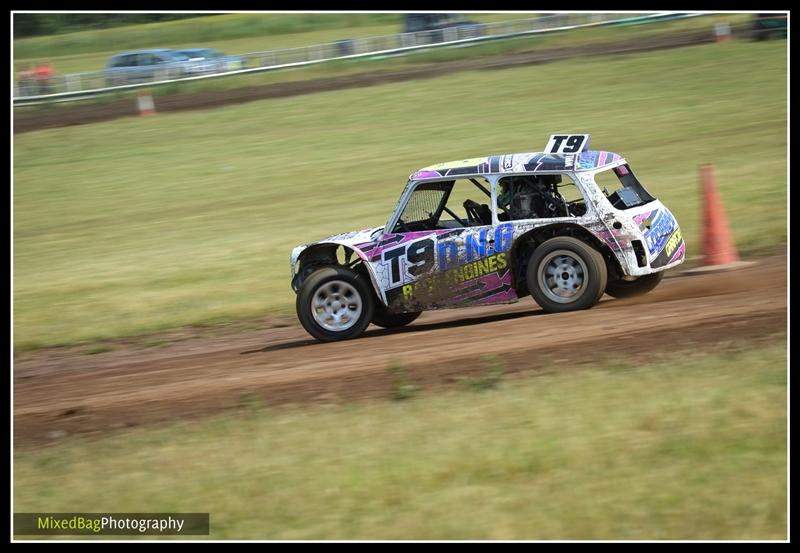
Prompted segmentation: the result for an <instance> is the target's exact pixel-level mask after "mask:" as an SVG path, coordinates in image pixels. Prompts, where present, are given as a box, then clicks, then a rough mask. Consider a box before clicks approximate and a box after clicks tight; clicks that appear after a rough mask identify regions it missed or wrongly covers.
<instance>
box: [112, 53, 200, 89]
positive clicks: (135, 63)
mask: <svg viewBox="0 0 800 553" xmlns="http://www.w3.org/2000/svg"><path fill="white" fill-rule="evenodd" d="M202 72H203V67H202V65H201V64H200V63H197V62H193V61H191V60H190V59H189V56H187V55H186V54H181V53H180V52H178V51H176V50H170V49H167V48H154V49H149V50H135V51H131V52H123V53H121V54H117V55H116V56H113V57H112V58H111V59H110V60H109V61H108V64H107V65H106V69H105V76H106V84H107V85H108V86H116V85H123V84H133V83H142V82H149V81H160V80H164V79H176V78H180V77H185V76H189V75H194V74H199V73H202Z"/></svg>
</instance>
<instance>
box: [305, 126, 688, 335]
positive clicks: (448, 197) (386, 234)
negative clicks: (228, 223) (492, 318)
mask: <svg viewBox="0 0 800 553" xmlns="http://www.w3.org/2000/svg"><path fill="white" fill-rule="evenodd" d="M589 141H590V136H589V135H587V134H555V135H552V136H551V137H550V139H549V141H548V143H547V146H546V148H545V150H544V151H542V152H535V153H520V154H507V155H492V156H486V157H480V158H472V159H465V160H460V161H453V162H449V163H441V164H438V165H432V166H430V167H425V168H423V169H420V170H418V171H416V172H415V173H413V174H411V175H410V177H409V179H408V182H407V184H406V186H405V189H404V191H403V193H402V195H401V196H400V200H399V202H398V203H397V206H396V207H395V209H394V211H393V212H392V213H391V215H390V216H389V219H388V221H387V222H386V224H385V225H383V226H380V227H376V228H369V229H364V230H359V231H353V232H348V233H344V234H338V235H335V236H330V237H328V238H325V239H323V240H319V241H317V242H313V243H310V244H305V245H301V246H298V247H296V248H294V249H293V250H292V253H291V260H290V261H291V276H292V281H291V286H292V289H293V290H294V291H295V293H296V295H297V298H296V310H297V317H298V319H299V320H300V323H301V324H302V325H303V327H304V328H305V329H306V331H307V332H308V333H309V334H310V335H311V336H313V337H314V338H316V339H318V340H321V341H333V340H343V339H349V338H354V337H357V336H359V335H360V334H361V333H362V332H364V330H365V329H366V328H367V327H368V326H369V324H370V323H372V324H375V325H377V326H380V327H383V328H398V327H402V326H405V325H408V324H410V323H411V322H413V321H414V320H415V319H416V318H417V317H419V315H420V314H421V313H422V312H423V311H426V310H432V309H442V308H455V307H470V306H480V305H492V304H504V303H513V302H516V301H519V300H520V299H521V298H525V297H527V296H531V297H532V298H533V300H534V301H535V302H536V303H537V304H538V305H539V306H540V307H541V309H543V310H544V311H545V312H549V313H558V312H565V311H574V310H578V309H588V308H591V307H592V306H594V305H595V304H597V302H598V301H600V298H601V297H602V296H603V294H608V295H609V296H612V297H616V298H624V297H630V296H635V295H639V294H644V293H647V292H649V291H651V290H652V289H653V288H655V287H656V286H657V285H658V284H659V282H660V281H661V279H662V277H663V276H664V271H666V270H667V269H670V268H672V267H675V266H676V265H678V264H680V263H682V262H683V261H684V258H685V255H686V246H685V243H684V240H683V237H682V235H681V230H680V227H679V226H678V223H677V221H676V220H675V217H674V216H673V215H672V213H671V212H670V211H669V209H667V207H666V206H665V205H664V204H663V203H661V202H660V201H659V200H657V199H656V198H655V197H653V196H652V195H650V193H648V192H647V190H646V189H645V188H644V186H643V185H642V183H641V182H640V181H639V180H638V179H637V177H636V176H635V175H634V173H633V170H632V169H631V167H630V165H629V164H628V162H627V161H626V160H625V158H623V157H622V156H620V155H618V154H616V153H613V152H607V151H598V150H590V149H589Z"/></svg>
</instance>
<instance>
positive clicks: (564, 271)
mask: <svg viewBox="0 0 800 553" xmlns="http://www.w3.org/2000/svg"><path fill="white" fill-rule="evenodd" d="M526 277H527V283H528V290H530V291H531V295H532V296H533V299H534V300H535V301H536V303H538V304H539V306H540V307H541V308H542V309H544V310H545V311H547V312H549V313H560V312H564V311H575V310H578V309H588V308H590V307H592V306H593V305H595V304H596V303H597V302H598V301H600V298H601V297H603V292H604V291H605V289H606V282H607V280H608V270H607V269H606V263H605V260H604V259H603V256H602V255H600V252H598V251H597V250H595V249H594V248H592V247H591V246H589V245H588V244H586V243H584V242H581V241H580V240H578V239H577V238H572V237H570V236H556V237H555V238H551V239H550V240H547V241H546V242H544V243H542V244H541V245H540V246H538V247H537V248H536V249H535V250H534V251H533V254H531V257H530V259H529V261H528V270H527V274H526Z"/></svg>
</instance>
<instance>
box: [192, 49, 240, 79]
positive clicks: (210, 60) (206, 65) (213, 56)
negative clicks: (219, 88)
mask: <svg viewBox="0 0 800 553" xmlns="http://www.w3.org/2000/svg"><path fill="white" fill-rule="evenodd" d="M178 53H180V54H183V55H185V56H187V57H188V58H189V61H191V62H193V63H198V64H199V65H201V66H202V68H203V72H204V73H223V72H225V71H236V70H237V69H242V68H244V65H245V63H244V59H243V58H241V57H239V56H226V55H225V54H223V53H222V52H220V51H219V50H215V49H214V48H184V49H183V50H178Z"/></svg>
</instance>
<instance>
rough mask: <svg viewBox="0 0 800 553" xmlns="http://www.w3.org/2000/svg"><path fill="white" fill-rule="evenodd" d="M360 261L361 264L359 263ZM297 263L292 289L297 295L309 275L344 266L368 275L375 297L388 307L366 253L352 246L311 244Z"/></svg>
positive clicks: (323, 243)
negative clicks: (317, 271) (330, 267)
mask: <svg viewBox="0 0 800 553" xmlns="http://www.w3.org/2000/svg"><path fill="white" fill-rule="evenodd" d="M348 252H349V253H350V259H349V261H347V254H348ZM353 255H355V257H356V259H353V258H352V256H353ZM358 261H361V262H360V263H358ZM295 263H297V264H298V265H297V270H296V271H295V276H294V278H293V279H292V289H294V291H295V293H297V291H298V290H299V289H300V286H302V284H303V281H304V280H305V279H306V278H307V277H308V275H310V274H311V273H312V272H314V271H315V270H317V269H319V268H321V267H329V266H342V267H348V268H351V269H352V270H354V271H356V272H360V273H362V274H366V276H367V277H368V278H369V282H370V285H371V286H372V291H373V292H374V293H375V296H376V297H377V298H378V300H379V301H380V302H381V303H382V304H384V305H386V301H385V299H384V297H383V294H381V291H380V287H379V286H378V280H377V278H376V276H375V272H374V271H373V269H372V266H371V265H370V263H369V258H368V257H367V255H366V254H365V253H364V252H362V251H361V250H359V249H358V248H356V247H354V246H353V245H351V244H345V243H342V242H318V243H315V244H311V245H310V246H308V247H307V248H306V249H304V250H303V251H302V252H300V255H298V256H297V260H296V261H295Z"/></svg>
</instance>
